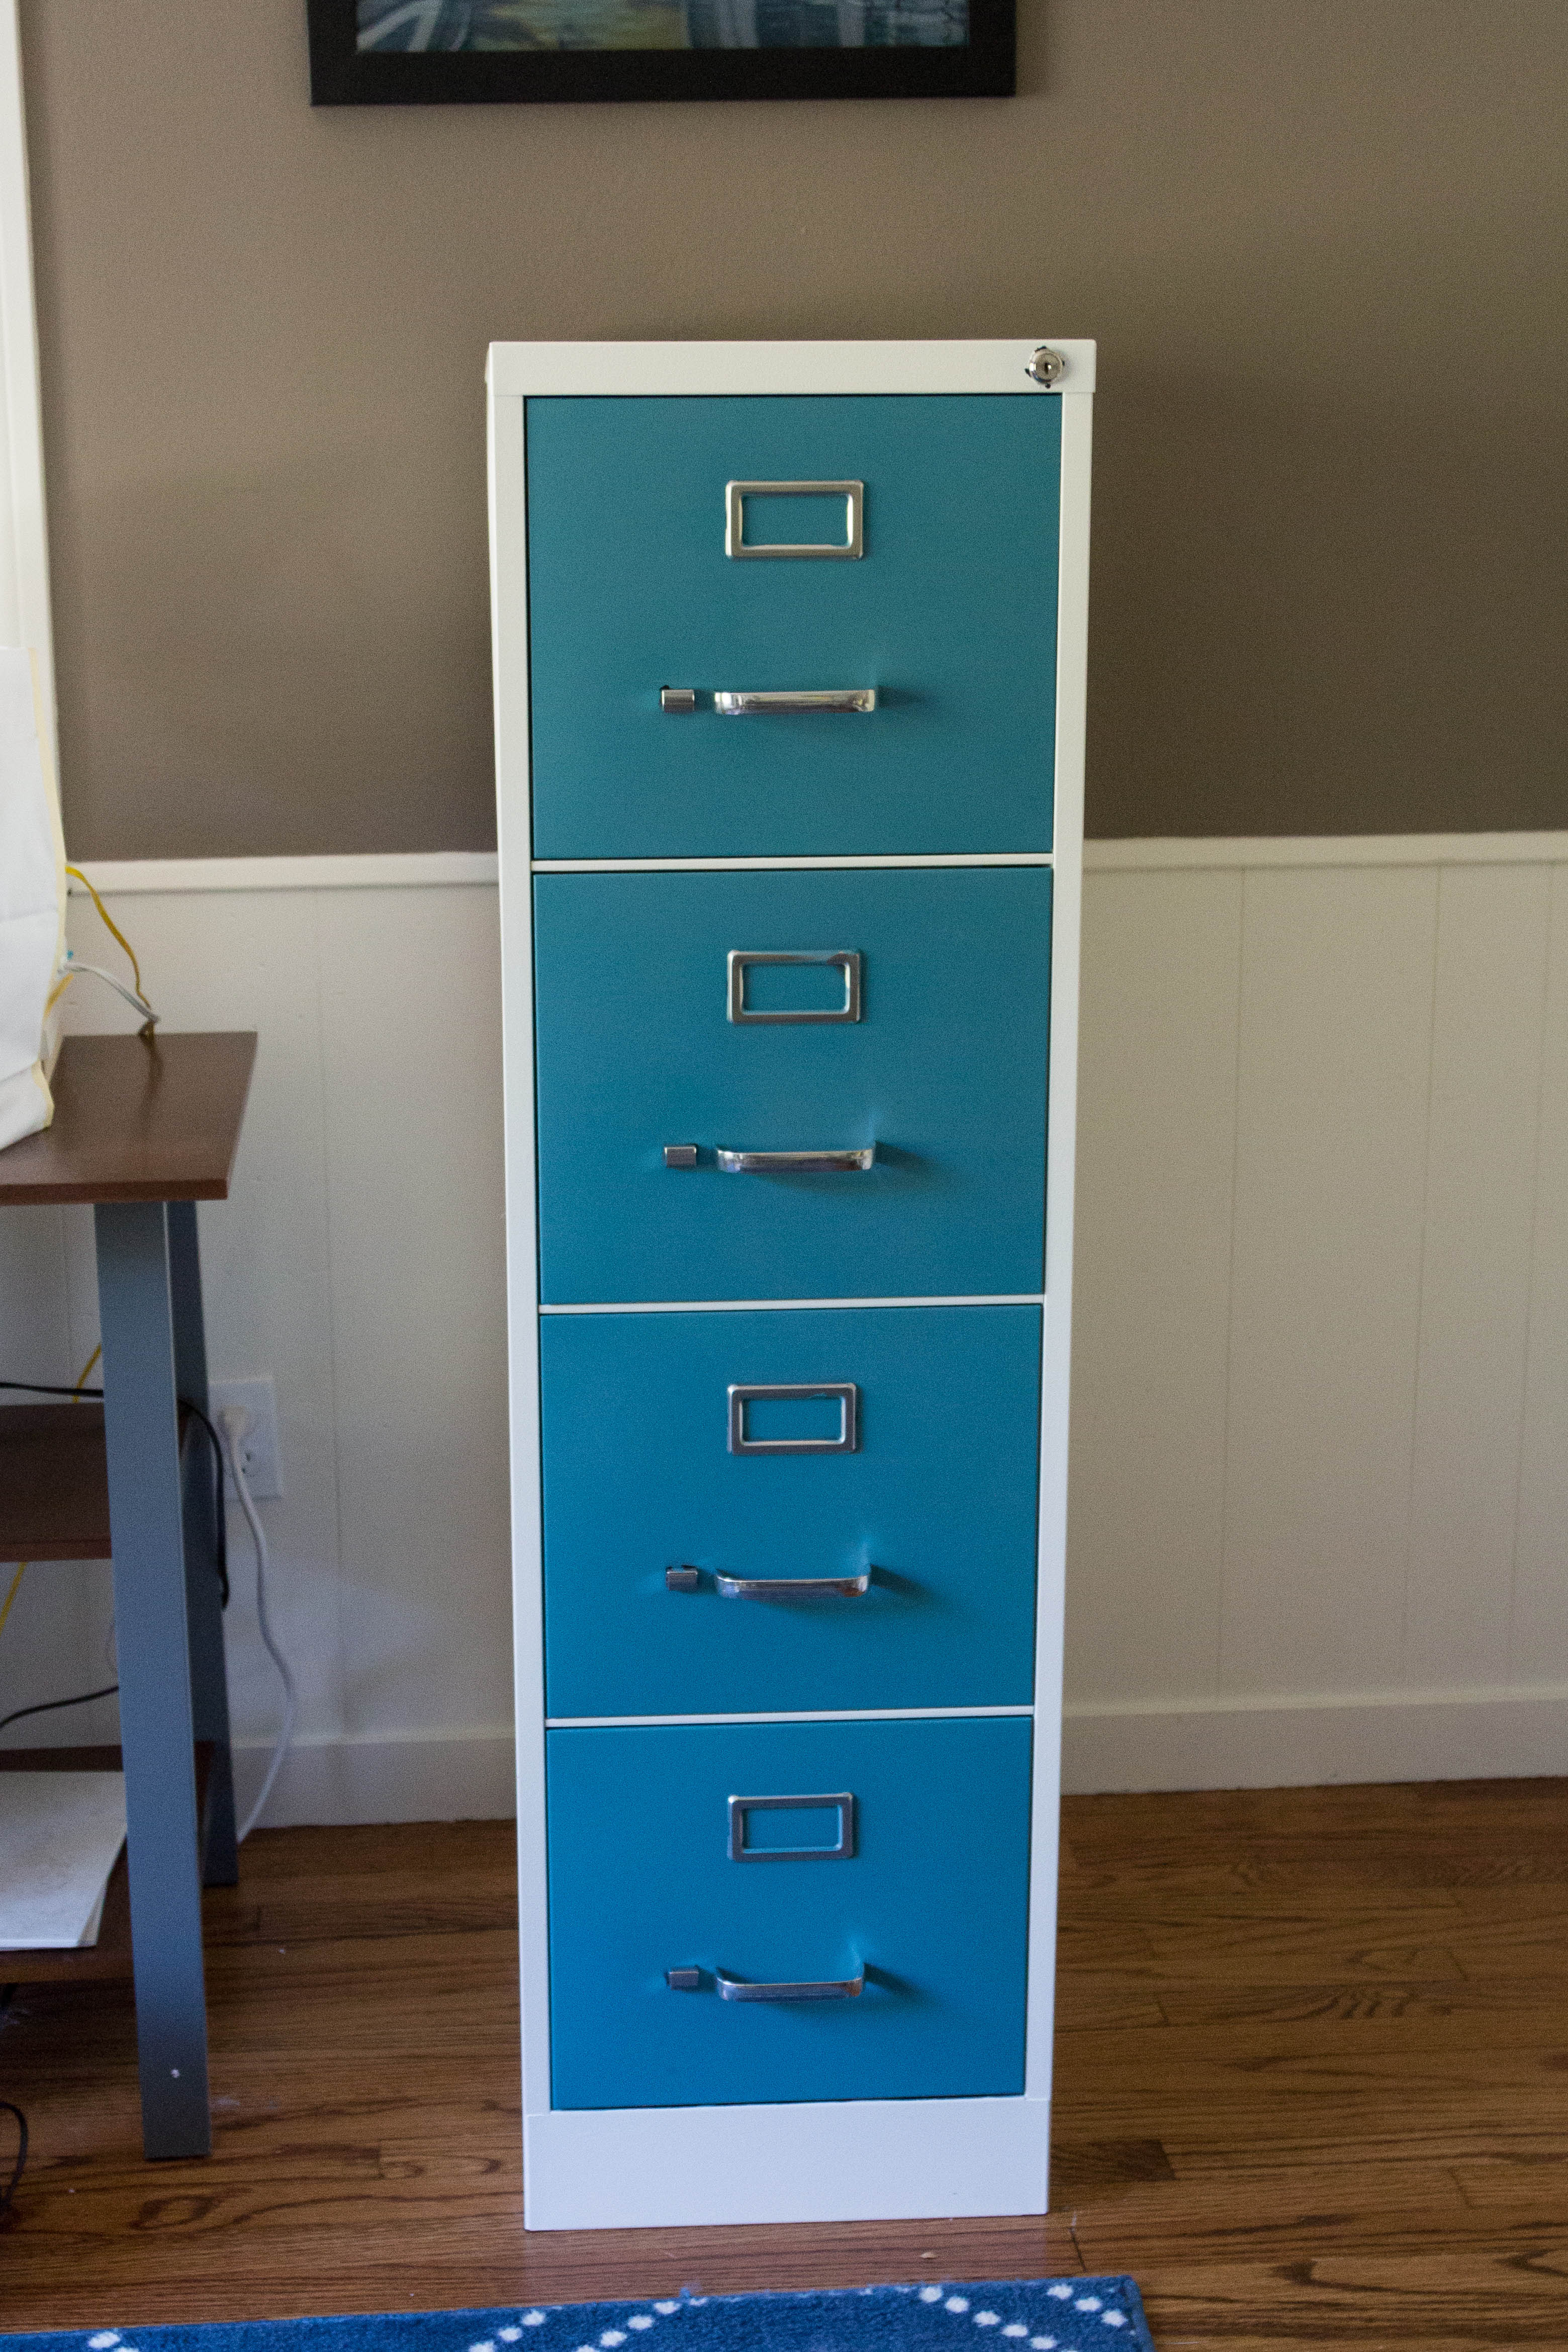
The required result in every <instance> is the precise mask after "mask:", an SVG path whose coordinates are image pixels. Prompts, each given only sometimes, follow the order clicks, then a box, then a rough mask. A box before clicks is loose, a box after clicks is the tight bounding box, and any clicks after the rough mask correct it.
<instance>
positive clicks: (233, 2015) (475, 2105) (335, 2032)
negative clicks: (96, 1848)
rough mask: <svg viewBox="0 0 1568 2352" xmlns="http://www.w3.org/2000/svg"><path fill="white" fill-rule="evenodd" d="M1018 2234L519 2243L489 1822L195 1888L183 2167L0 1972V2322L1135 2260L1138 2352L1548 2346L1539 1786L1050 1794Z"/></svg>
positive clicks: (975, 2225)
mask: <svg viewBox="0 0 1568 2352" xmlns="http://www.w3.org/2000/svg"><path fill="white" fill-rule="evenodd" d="M1061 1882H1062V1965H1061V2015H1060V2035H1059V2042H1058V2093H1057V2107H1056V2121H1057V2147H1056V2156H1055V2163H1054V2169H1053V2208H1054V2210H1053V2211H1052V2212H1051V2215H1050V2216H1049V2217H1048V2218H1047V2219H1046V2220H1045V2221H978V2222H977V2221H926V2222H915V2223H908V2224H899V2225H890V2224H880V2223H871V2222H867V2223H857V2224H852V2225H840V2226H836V2227H832V2228H819V2229H806V2228H793V2227H791V2228H781V2229H747V2230H711V2231H698V2230H686V2231H614V2232H609V2233H605V2234H602V2235H591V2234H583V2235H577V2236H574V2235H561V2236H555V2235H550V2236H544V2235H540V2236H538V2237H534V2236H529V2235H528V2234H526V2233H525V2232H524V2231H523V2230H522V2227H521V2210H522V2209H521V2186H522V2184H521V2178H520V2164H519V2157H518V2115H517V2080H516V2077H517V1994H516V1976H515V1971H516V1957H517V1942H516V1933H515V1923H514V1893H513V1875H512V1853H511V1832H510V1828H509V1826H508V1825H507V1824H506V1823H501V1822H465V1823H458V1824H455V1825H453V1824H442V1825H440V1826H434V1825H430V1826H422V1825H417V1824H414V1825H406V1826H402V1827H393V1828H387V1829H356V1830H287V1831H277V1832H262V1833H259V1834H258V1835H257V1836H256V1837H255V1838H253V1839H252V1841H251V1842H250V1843H249V1844H248V1845H247V1846H246V1850H245V1854H244V1857H243V1883H242V1885H240V1886H239V1887H238V1888H236V1889H235V1890H233V1891H231V1892H226V1893H219V1894H214V1895H209V1896H208V1897H207V1930H208V1945H209V1958H208V1982H209V1991H210V1996H211V2001H212V2044H213V2084H214V2121H215V2126H216V2145H215V2153H214V2156H213V2157H212V2158H211V2159H210V2160H209V2161H207V2162H205V2163H202V2164H171V2165H157V2166H149V2165H146V2164H144V2163H143V2162H142V2161H141V2154H140V2141H139V2136H138V2118H137V2107H136V2078H135V2062H134V2047H133V2041H132V2014H131V2001H130V1996H129V1992H128V1990H124V1989H121V1988H117V1987H109V1986H106V1987H94V1988H79V1989H72V1990H68V1991H66V1990H56V1989H54V1988H49V1987H37V1988H33V1989H28V1988H24V1989H23V1990H20V1991H19V1992H18V1993H17V1995H16V2000H15V2002H14V2004H13V2007H12V2009H11V2010H10V2011H9V2012H8V2013H7V2015H6V2016H5V2021H4V2024H3V2027H0V2095H5V2096H6V2097H10V2098H14V2099H16V2100H17V2101H18V2102H19V2104H20V2105H22V2106H24V2107H25V2108H26V2111H27V2114H28V2116H29V2120H30V2122H31V2124H32V2127H33V2155H32V2159H31V2162H30V2164H29V2167H28V2170H27V2174H26V2179H25V2181H24V2184H23V2188H22V2190H21V2192H20V2195H19V2198H18V2201H17V2207H16V2213H15V2215H14V2217H13V2219H12V2221H11V2223H10V2225H9V2226H8V2227H7V2228H5V2229H4V2230H0V2327H4V2328H6V2329H18V2330H19V2329H27V2328H38V2327H67V2326H81V2327H98V2326H120V2327H125V2326H129V2325H131V2324H132V2323H137V2324H141V2325H147V2324H151V2323H152V2322H155V2321H157V2320H174V2319H217V2318H225V2317H241V2316H244V2317H264V2316H269V2315H270V2316H285V2315H298V2314H301V2313H309V2312H337V2311H368V2310H397V2309H433V2308H452V2307H457V2306H461V2305H485V2304H502V2303H517V2302H523V2301H533V2302H546V2301H569V2302H570V2301H581V2300H588V2299H591V2298H592V2297H596V2296H614V2295H639V2296H641V2295H653V2294H670V2293H676V2292H678V2291H679V2290H680V2288H681V2287H683V2286H696V2287H699V2288H701V2289H703V2290H706V2291H707V2292H710V2293H725V2292H729V2291H734V2290H737V2289H741V2288H746V2287H757V2286H779V2287H789V2286H810V2285H859V2284H866V2283H867V2282H869V2281H872V2280H875V2279H890V2278H900V2279H902V2278H910V2277H917V2276H920V2275H926V2276H932V2275H942V2276H947V2277H971V2278H984V2277H997V2276H1008V2275H1013V2276H1038V2275H1040V2274H1041V2273H1051V2272H1070V2271H1078V2270H1081V2269H1090V2270H1129V2271H1131V2272H1132V2273H1134V2276H1135V2277H1136V2278H1137V2279H1138V2280H1139V2283H1140V2284H1141V2285H1142V2287H1143V2289H1144V2292H1145V2299H1146V2302H1147V2304H1148V2307H1149V2311H1150V2315H1151V2319H1152V2322H1153V2326H1154V2331H1155V2338H1156V2341H1157V2342H1158V2344H1159V2345H1160V2347H1162V2352H1181V2348H1182V2347H1224V2352H1262V2347H1278V2346H1290V2345H1301V2346H1306V2345H1311V2346H1312V2347H1314V2352H1352V2347H1354V2352H1373V2347H1382V2346H1386V2347H1391V2352H1392V2347H1398V2352H1474V2347H1483V2346H1485V2347H1514V2346H1518V2347H1524V2346H1538V2345H1539V2346H1553V2347H1559V2352H1561V2347H1568V1783H1564V1782H1560V1781H1503V1782H1490V1783H1479V1782H1478V1783H1468V1784H1457V1785H1456V1784H1439V1785H1436V1786H1431V1787H1397V1788H1387V1789H1317V1790H1267V1791H1261V1790H1252V1791H1209V1792H1203V1793H1199V1794H1196V1795H1177V1796H1169V1795H1166V1796H1146V1797H1093V1798H1077V1799H1073V1800H1071V1801H1069V1803H1068V1805H1067V1808H1066V1815H1065V1840H1064V1851H1063V1859H1062V1874H1061Z"/></svg>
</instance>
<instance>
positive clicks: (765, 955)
mask: <svg viewBox="0 0 1568 2352" xmlns="http://www.w3.org/2000/svg"><path fill="white" fill-rule="evenodd" d="M764 963H767V964H779V963H788V964H828V965H832V966H836V968H837V969H838V970H839V971H841V972H842V974H843V976H844V1001H843V1003H841V1004H838V1005H833V1006H831V1007H830V1008H829V1009H828V1010H827V1011H826V1012H821V1013H758V1012H753V1011H752V1009H751V1007H750V1006H749V1005H748V1004H747V1001H746V975H747V971H749V970H750V968H751V966H752V965H753V964H764ZM728 971H729V1017H730V1019H731V1020H732V1021H734V1022H736V1023H743V1022H747V1021H750V1022H763V1021H858V1020H859V1019H860V1017H861V960H860V950H858V949H857V948H809V949H800V948H796V949H791V950H789V951H788V952H787V953H780V952H776V951H775V950H771V949H763V948H731V949H730V950H729V958H728Z"/></svg>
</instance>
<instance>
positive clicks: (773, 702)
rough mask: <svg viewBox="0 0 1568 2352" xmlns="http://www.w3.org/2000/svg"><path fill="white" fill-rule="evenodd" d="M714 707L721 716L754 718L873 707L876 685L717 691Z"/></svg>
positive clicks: (872, 708) (724, 717) (869, 708)
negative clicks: (778, 713) (766, 691)
mask: <svg viewBox="0 0 1568 2352" xmlns="http://www.w3.org/2000/svg"><path fill="white" fill-rule="evenodd" d="M713 707H714V709H716V711H717V712H718V715H719V717H720V718H721V719H752V718H758V717H761V716H762V715H763V714H764V713H766V712H768V711H791V710H793V711H801V710H874V709H876V688H875V687H874V686H831V687H796V688H792V689H791V690H790V691H789V692H788V693H785V694H757V693H752V692H751V691H749V690H747V691H744V692H736V693H727V694H716V695H715V696H714V698H713Z"/></svg>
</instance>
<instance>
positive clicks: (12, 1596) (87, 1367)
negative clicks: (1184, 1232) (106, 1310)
mask: <svg viewBox="0 0 1568 2352" xmlns="http://www.w3.org/2000/svg"><path fill="white" fill-rule="evenodd" d="M68 870H71V871H74V868H72V869H68ZM88 887H89V889H91V887H92V885H91V884H90V883H89V885H88ZM131 961H132V962H134V961H135V958H134V957H132V958H131ZM102 1353H103V1342H102V1340H101V1339H100V1340H99V1343H98V1346H97V1347H96V1348H95V1349H93V1351H92V1353H91V1355H90V1356H89V1358H88V1360H87V1361H86V1363H85V1364H84V1365H83V1366H82V1368H81V1370H80V1371H79V1372H78V1374H77V1379H76V1387H75V1389H74V1390H73V1391H72V1395H73V1397H78V1396H80V1394H81V1392H82V1391H83V1389H84V1388H86V1386H87V1378H88V1374H89V1372H90V1371H91V1370H92V1368H93V1366H94V1365H95V1364H96V1363H97V1361H98V1360H99V1357H100V1356H101V1355H102ZM31 1566H32V1562H31V1561H30V1560H26V1559H25V1560H23V1561H22V1563H21V1565H20V1567H19V1568H18V1569H17V1570H16V1575H15V1576H14V1577H13V1578H12V1579H11V1590H10V1591H9V1592H8V1593H7V1594H6V1595H5V1607H4V1608H0V1633H4V1632H5V1620H6V1618H7V1617H9V1615H10V1614H11V1603H12V1602H13V1601H15V1600H16V1595H17V1593H18V1592H19V1591H21V1589H22V1579H23V1578H24V1577H25V1576H26V1573H27V1570H28V1569H29V1568H30V1567H31Z"/></svg>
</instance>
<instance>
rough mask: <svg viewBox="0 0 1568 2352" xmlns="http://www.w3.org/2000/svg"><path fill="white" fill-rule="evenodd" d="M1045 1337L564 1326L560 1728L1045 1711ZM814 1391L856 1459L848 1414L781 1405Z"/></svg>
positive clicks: (557, 1621) (783, 1323)
mask: <svg viewBox="0 0 1568 2352" xmlns="http://www.w3.org/2000/svg"><path fill="white" fill-rule="evenodd" d="M540 1358H541V1360H540V1370H541V1375H542V1411H543V1438H544V1552H545V1650H546V1676H547V1687H548V1691H549V1713H550V1714H551V1715H552V1716H605V1715H716V1714H751V1713H768V1714H772V1713H786V1712H789V1713H794V1712H799V1711H800V1710H801V1709H810V1708H827V1707H835V1708H837V1707H915V1706H1027V1705H1028V1703H1029V1700H1030V1694H1031V1691H1032V1688H1033V1615H1034V1581H1035V1514H1036V1500H1037V1487H1036V1430H1037V1427H1038V1421H1039V1412H1040V1309H1039V1308H1038V1307H850V1308H839V1309H831V1310H827V1311H823V1310H819V1309H815V1308H805V1309H802V1310H800V1312H798V1313H789V1314H782V1315H780V1314H775V1313H764V1314H747V1312H745V1311H744V1310H741V1311H738V1312H737V1313H735V1314H729V1315H637V1314H632V1315H559V1316H549V1317H547V1318H545V1320H544V1324H543V1328H542V1329H541V1332H540ZM813 1385H815V1386H816V1387H817V1388H818V1390H819V1391H821V1390H828V1391H831V1389H832V1388H833V1387H835V1386H838V1387H840V1388H843V1387H847V1388H848V1389H849V1390H850V1391H852V1396H851V1400H850V1402H851V1404H852V1411H853V1424H852V1429H851V1430H848V1431H846V1432H845V1434H846V1435H848V1436H852V1439H853V1444H852V1445H851V1444H844V1443H843V1441H842V1440H841V1439H839V1437H838V1433H839V1431H840V1430H841V1428H842V1426H843V1424H844V1423H846V1422H848V1421H849V1419H850V1412H849V1410H848V1409H846V1406H845V1405H844V1403H843V1402H841V1401H840V1400H839V1399H837V1398H835V1397H834V1396H833V1395H832V1394H831V1393H828V1394H819V1395H817V1396H813V1395H810V1394H809V1393H804V1394H802V1393H796V1394H793V1395H790V1394H785V1395H777V1394H776V1395H774V1396H771V1397H769V1396H767V1395H762V1396H760V1397H759V1396H758V1394H757V1391H758V1390H763V1391H765V1390H768V1389H773V1390H775V1391H778V1390H784V1391H790V1390H793V1391H810V1389H811V1388H812V1387H813ZM732 1390H733V1391H735V1392H736V1403H735V1405H734V1406H733V1407H732V1401H731V1391H732ZM747 1391H749V1392H750V1395H749V1399H748V1398H747ZM732 1412H743V1413H744V1414H745V1416H746V1417H745V1422H744V1435H743V1449H744V1450H739V1451H737V1450H736V1448H735V1446H734V1445H733V1444H732V1442H731V1422H732ZM802 1439H804V1440H805V1441H806V1443H807V1445H808V1446H810V1450H805V1448H802V1450H800V1451H794V1450H789V1451H783V1450H779V1451H763V1450H760V1449H761V1448H763V1447H781V1448H791V1449H793V1448H794V1447H795V1446H796V1445H797V1444H800V1441H801V1440H802ZM835 1440H837V1442H835ZM753 1449H758V1450H753Z"/></svg>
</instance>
